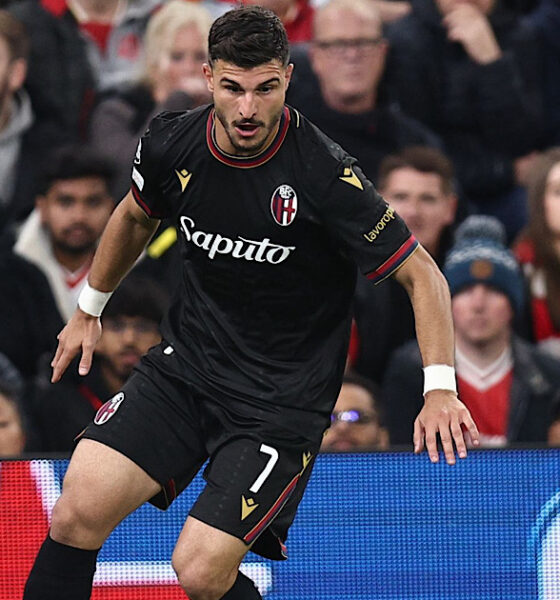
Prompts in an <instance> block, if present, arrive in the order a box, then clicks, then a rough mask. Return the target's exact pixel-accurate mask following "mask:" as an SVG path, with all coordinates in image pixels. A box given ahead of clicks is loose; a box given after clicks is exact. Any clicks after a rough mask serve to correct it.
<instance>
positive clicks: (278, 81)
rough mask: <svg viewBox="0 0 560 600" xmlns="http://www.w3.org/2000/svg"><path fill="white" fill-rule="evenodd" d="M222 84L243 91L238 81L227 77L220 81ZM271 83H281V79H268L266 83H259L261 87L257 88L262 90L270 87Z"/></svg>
mask: <svg viewBox="0 0 560 600" xmlns="http://www.w3.org/2000/svg"><path fill="white" fill-rule="evenodd" d="M220 83H222V84H223V83H229V84H231V85H236V86H237V87H238V88H241V89H243V88H242V87H241V85H239V83H238V82H237V81H234V80H233V79H228V78H227V77H222V78H221V79H220ZM271 83H280V78H279V77H271V78H270V79H267V80H266V81H263V82H262V83H259V85H257V87H258V88H260V87H262V86H263V85H269V84H271Z"/></svg>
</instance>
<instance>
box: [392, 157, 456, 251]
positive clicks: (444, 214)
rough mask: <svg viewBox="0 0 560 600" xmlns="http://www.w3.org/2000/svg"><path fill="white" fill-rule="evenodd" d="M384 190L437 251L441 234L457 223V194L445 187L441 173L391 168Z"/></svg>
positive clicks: (424, 242)
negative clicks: (446, 191) (449, 192)
mask: <svg viewBox="0 0 560 600" xmlns="http://www.w3.org/2000/svg"><path fill="white" fill-rule="evenodd" d="M380 191H381V193H382V194H383V197H384V198H385V200H387V202H388V203H389V204H390V205H391V206H392V207H393V208H394V209H395V210H396V211H397V213H398V214H399V215H400V216H401V217H402V218H403V219H404V222H405V223H406V224H407V226H408V228H409V229H410V231H411V232H412V234H413V235H414V237H415V238H416V239H417V240H418V241H419V242H420V243H421V244H422V245H423V246H424V247H425V248H426V249H427V250H428V251H429V252H430V253H431V254H432V255H435V254H436V253H437V250H438V246H439V241H440V238H441V234H442V233H443V230H444V229H445V227H447V226H448V225H450V224H451V223H453V220H454V218H455V211H456V208H457V198H456V197H455V195H454V194H446V193H445V192H444V191H443V187H442V180H441V177H440V176H439V175H438V174H437V173H422V172H421V171H417V170H416V169H413V168H411V167H403V168H401V169H395V170H394V171H391V173H390V174H389V176H388V177H387V181H386V182H385V185H384V188H383V189H382V190H380Z"/></svg>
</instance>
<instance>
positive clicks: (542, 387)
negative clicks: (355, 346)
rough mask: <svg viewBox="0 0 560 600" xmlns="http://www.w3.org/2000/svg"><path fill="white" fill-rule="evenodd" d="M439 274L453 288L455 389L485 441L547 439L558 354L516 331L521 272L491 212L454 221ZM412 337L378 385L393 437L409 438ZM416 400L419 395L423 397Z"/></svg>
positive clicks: (557, 391)
mask: <svg viewBox="0 0 560 600" xmlns="http://www.w3.org/2000/svg"><path fill="white" fill-rule="evenodd" d="M444 274H445V276H446V277H447V280H448V282H449V287H450V290H451V295H452V310H453V321H454V325H455V336H456V346H455V347H456V350H455V360H456V365H455V368H456V373H457V384H458V390H459V397H460V398H461V399H462V401H463V402H464V403H465V405H466V406H467V408H468V409H469V411H470V412H471V414H472V415H473V419H475V421H476V423H477V425H478V428H479V430H480V441H481V445H482V446H503V445H504V444H507V443H511V442H546V440H547V431H548V427H549V424H550V419H551V411H552V407H553V406H554V404H555V403H556V402H557V401H558V400H559V399H560V361H559V360H557V359H554V358H552V357H550V356H548V355H547V354H545V353H542V352H541V351H539V350H538V349H537V348H536V347H535V346H533V345H531V344H529V343H527V342H525V341H523V340H522V339H521V338H519V337H517V336H516V335H514V334H513V331H512V321H513V318H514V315H515V313H519V312H520V311H521V310H522V307H523V300H524V287H523V277H522V274H521V272H520V270H519V267H518V265H517V262H516V260H515V257H514V256H513V254H512V253H511V252H510V251H509V250H508V249H507V248H506V247H505V232H504V228H503V226H502V225H501V223H500V222H499V221H497V220H496V219H494V218H492V217H483V216H472V217H468V218H467V219H466V220H465V222H464V223H463V224H462V225H461V226H460V227H459V228H458V229H457V234H456V243H455V246H454V247H453V248H452V249H451V251H450V252H449V254H448V256H447V259H446V262H445V266H444ZM421 365H422V363H421V358H420V353H419V350H418V346H417V344H416V342H409V343H407V344H406V345H404V346H403V347H401V348H400V349H399V350H397V351H396V352H395V353H394V354H393V357H392V358H391V361H390V364H389V367H388V369H387V376H386V378H385V381H384V385H383V391H384V394H385V398H386V406H387V411H388V426H389V435H390V438H391V441H392V442H393V443H406V442H410V440H411V437H412V431H410V430H409V428H408V427H407V426H403V423H405V422H406V417H407V415H410V414H413V413H414V411H415V410H416V407H417V406H418V403H419V399H420V398H421V392H422V366H421ZM420 402H421V401H420Z"/></svg>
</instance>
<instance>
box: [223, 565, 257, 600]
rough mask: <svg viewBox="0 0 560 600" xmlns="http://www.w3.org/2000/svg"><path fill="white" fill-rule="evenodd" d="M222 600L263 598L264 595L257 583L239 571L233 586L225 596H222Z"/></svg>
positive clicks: (254, 599)
mask: <svg viewBox="0 0 560 600" xmlns="http://www.w3.org/2000/svg"><path fill="white" fill-rule="evenodd" d="M222 600H262V596H261V595H260V594H259V590H257V588H256V587H255V584H254V583H253V582H252V581H251V580H250V579H249V578H248V577H247V576H246V575H243V573H242V572H241V571H239V573H237V579H236V580H235V583H234V584H233V587H232V588H231V589H230V590H229V592H228V593H227V594H226V595H225V596H222Z"/></svg>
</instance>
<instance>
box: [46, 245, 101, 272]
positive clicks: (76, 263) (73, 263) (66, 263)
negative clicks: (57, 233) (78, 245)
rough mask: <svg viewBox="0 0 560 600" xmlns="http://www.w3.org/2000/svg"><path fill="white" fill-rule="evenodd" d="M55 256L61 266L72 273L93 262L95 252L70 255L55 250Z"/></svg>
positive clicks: (57, 249)
mask: <svg viewBox="0 0 560 600" xmlns="http://www.w3.org/2000/svg"><path fill="white" fill-rule="evenodd" d="M53 254H54V257H55V258H56V260H57V261H58V263H59V264H61V265H62V266H63V267H64V268H65V269H68V270H69V271H70V272H71V273H74V272H75V271H77V270H78V269H79V268H80V267H83V266H84V265H85V264H86V263H87V262H91V261H92V260H93V252H85V253H83V254H69V253H68V252H64V251H63V250H60V249H59V248H56V247H55V248H53Z"/></svg>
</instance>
